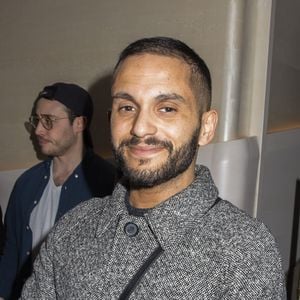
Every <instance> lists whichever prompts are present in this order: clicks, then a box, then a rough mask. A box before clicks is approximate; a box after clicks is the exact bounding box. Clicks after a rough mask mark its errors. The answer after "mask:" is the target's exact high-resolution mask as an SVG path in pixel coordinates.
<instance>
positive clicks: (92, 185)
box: [0, 83, 115, 299]
mask: <svg viewBox="0 0 300 300" xmlns="http://www.w3.org/2000/svg"><path fill="white" fill-rule="evenodd" d="M92 113H93V102H92V99H91V97H90V95H89V94H88V92H87V91H85V90H84V89H83V88H81V87H79V86H78V85H75V84H68V83H56V84H53V85H51V86H46V87H45V88H44V89H43V91H42V92H41V93H40V94H39V96H38V98H37V100H36V102H35V104H34V108H33V115H32V116H31V117H30V123H31V125H32V128H33V129H34V132H33V133H34V134H35V135H36V138H37V141H38V144H39V147H40V150H41V152H42V153H43V154H44V155H46V156H49V159H47V160H45V161H44V162H41V163H39V164H37V165H36V166H34V167H32V168H31V169H29V170H27V171H26V172H25V173H24V174H22V175H21V176H20V177H19V178H18V180H17V181H16V183H15V186H14V188H13V191H12V193H11V196H10V199H9V204H8V207H7V211H6V216H5V226H6V241H5V248H4V253H3V256H2V258H1V262H0V296H1V297H3V298H4V299H17V298H18V297H19V296H20V292H21V288H22V284H23V283H24V281H25V279H26V278H27V277H28V276H29V275H30V273H31V269H32V261H33V259H34V258H35V256H36V253H37V252H38V250H39V246H40V244H41V243H42V241H43V240H44V238H45V236H46V235H47V233H48V232H49V230H50V229H51V227H52V226H53V224H54V223H55V222H56V221H57V220H58V219H59V218H60V217H61V216H62V215H64V214H65V213H66V212H67V211H69V210H70V209H72V208H73V207H75V206H76V205H77V204H79V203H81V202H82V201H84V200H87V199H90V198H92V197H104V196H106V195H109V194H111V193H112V190H113V187H114V181H115V168H114V167H113V166H112V165H111V164H110V163H108V162H107V161H105V160H104V159H103V158H101V157H99V156H98V155H96V154H95V153H94V152H93V150H92V140H91V136H90V132H89V125H90V122H91V119H92Z"/></svg>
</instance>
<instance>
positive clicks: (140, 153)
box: [128, 145, 165, 158]
mask: <svg viewBox="0 0 300 300" xmlns="http://www.w3.org/2000/svg"><path fill="white" fill-rule="evenodd" d="M128 148H129V151H130V153H131V154H132V155H133V156H136V157H138V158H150V157H152V156H155V155H156V154H157V153H159V152H161V151H163V150H165V148H164V147H162V146H155V145H135V146H129V147H128Z"/></svg>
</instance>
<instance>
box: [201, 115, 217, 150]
mask: <svg viewBox="0 0 300 300" xmlns="http://www.w3.org/2000/svg"><path fill="white" fill-rule="evenodd" d="M217 123H218V113H217V112H216V111H215V110H209V111H207V112H205V113H203V114H202V122H201V130H200V135H199V140H198V145H199V146H204V145H207V144H208V143H210V142H211V141H212V139H213V138H214V135H215V131H216V127H217Z"/></svg>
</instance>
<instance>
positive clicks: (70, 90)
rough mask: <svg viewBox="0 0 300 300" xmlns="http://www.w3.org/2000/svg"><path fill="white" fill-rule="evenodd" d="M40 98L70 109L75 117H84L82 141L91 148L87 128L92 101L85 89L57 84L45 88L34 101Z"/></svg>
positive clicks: (89, 121)
mask: <svg viewBox="0 0 300 300" xmlns="http://www.w3.org/2000/svg"><path fill="white" fill-rule="evenodd" d="M41 98H45V99H47V100H56V101H58V102H60V103H62V104H63V105H65V106H66V107H67V108H68V109H70V110H71V111H72V113H73V114H74V115H75V116H77V117H80V116H84V117H86V121H87V124H86V129H85V132H84V139H85V144H86V145H87V146H89V147H92V145H93V144H92V139H91V135H90V132H89V126H90V123H91V120H92V116H93V101H92V98H91V96H90V95H89V93H88V92H87V91H86V90H85V89H83V88H82V87H80V86H78V85H76V84H74V83H64V82H57V83H54V84H52V85H48V86H45V87H44V88H43V90H42V91H41V92H40V93H39V95H38V97H37V99H36V101H38V100H39V99H41Z"/></svg>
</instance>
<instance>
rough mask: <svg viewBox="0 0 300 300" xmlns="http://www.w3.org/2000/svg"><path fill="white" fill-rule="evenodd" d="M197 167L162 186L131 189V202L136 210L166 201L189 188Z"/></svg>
mask: <svg viewBox="0 0 300 300" xmlns="http://www.w3.org/2000/svg"><path fill="white" fill-rule="evenodd" d="M194 169H195V166H190V168H189V169H188V170H186V171H185V172H184V173H182V174H180V175H178V176H177V177H175V178H173V179H171V180H169V181H167V182H165V183H162V184H160V185H157V186H154V187H151V188H143V189H130V194H129V202H130V204H131V206H132V207H135V208H152V207H155V206H157V205H159V204H160V203H162V202H164V201H166V200H167V199H168V198H170V197H171V196H173V195H175V194H177V193H179V192H181V191H182V190H183V189H185V188H186V187H188V186H189V185H190V184H191V183H192V182H193V181H194V178H195V171H194Z"/></svg>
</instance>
